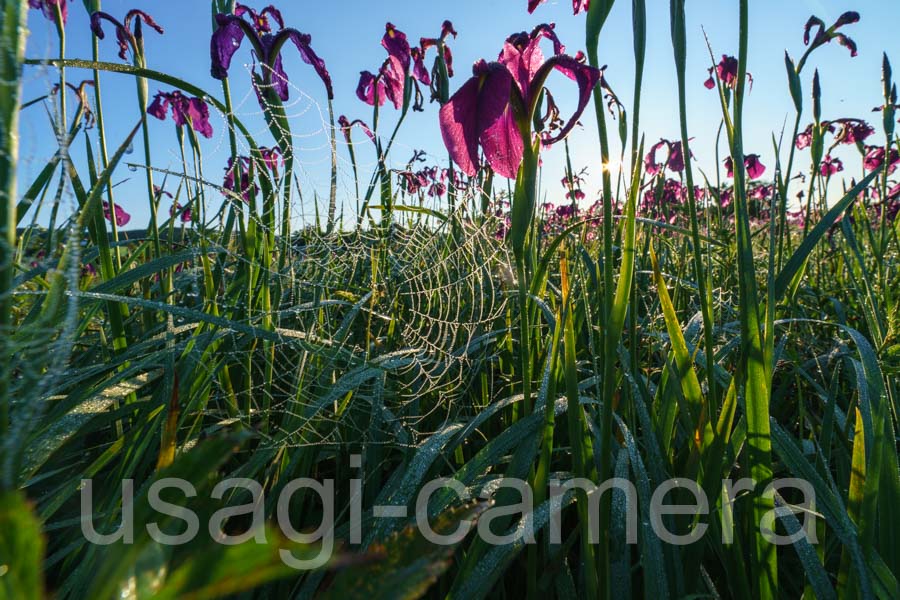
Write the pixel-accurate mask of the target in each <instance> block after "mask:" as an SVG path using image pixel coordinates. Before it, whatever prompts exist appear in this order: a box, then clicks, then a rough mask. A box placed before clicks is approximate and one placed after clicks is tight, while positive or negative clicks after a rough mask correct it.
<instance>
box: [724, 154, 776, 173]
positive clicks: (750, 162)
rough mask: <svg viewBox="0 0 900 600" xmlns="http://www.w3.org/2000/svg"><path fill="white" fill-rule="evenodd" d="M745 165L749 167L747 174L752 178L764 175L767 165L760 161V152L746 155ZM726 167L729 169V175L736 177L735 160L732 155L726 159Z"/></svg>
mask: <svg viewBox="0 0 900 600" xmlns="http://www.w3.org/2000/svg"><path fill="white" fill-rule="evenodd" d="M744 167H746V168H747V175H749V176H750V179H757V178H759V177H762V174H763V173H765V172H766V166H765V165H764V164H762V163H761V162H759V154H747V155H746V156H744ZM725 169H726V170H727V171H728V176H729V177H734V162H732V160H731V157H730V156H729V157H728V158H726V159H725Z"/></svg>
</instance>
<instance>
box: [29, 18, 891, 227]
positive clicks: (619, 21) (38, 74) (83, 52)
mask: <svg viewBox="0 0 900 600" xmlns="http://www.w3.org/2000/svg"><path fill="white" fill-rule="evenodd" d="M248 4H249V5H250V6H253V7H255V8H262V7H263V6H265V4H264V3H260V2H252V1H251V2H248ZM737 4H738V3H737V1H736V0H728V1H726V0H691V1H689V2H688V3H687V14H688V21H687V32H688V77H689V81H688V111H689V114H688V122H689V130H690V135H691V136H692V137H693V138H694V141H693V146H692V149H693V152H694V155H695V157H696V160H697V164H698V165H699V167H700V168H701V169H703V170H705V171H707V172H708V173H712V172H714V169H715V164H714V162H715V161H714V157H715V138H716V133H717V130H718V126H719V122H720V108H719V104H718V100H717V96H716V94H715V93H714V92H711V91H709V90H707V89H705V88H704V87H703V85H702V83H703V81H704V79H705V78H706V69H707V68H708V67H709V64H710V60H709V53H708V50H707V48H706V44H705V41H704V37H703V30H704V29H705V31H706V33H707V35H708V36H709V40H710V43H711V45H712V48H713V51H714V53H715V54H716V57H717V58H718V56H719V55H720V54H723V53H727V54H736V53H737ZM525 5H526V0H454V1H452V2H448V1H444V0H433V1H426V0H418V1H412V0H377V1H372V0H332V1H329V2H321V1H318V0H296V1H290V2H288V1H283V2H281V3H280V4H278V7H279V8H280V9H281V11H282V14H283V15H284V19H285V21H286V25H287V26H289V27H294V28H296V29H299V30H300V31H303V32H305V33H309V34H311V35H312V45H313V48H314V49H315V51H316V52H317V53H318V54H319V55H320V56H321V57H323V58H324V59H325V61H326V64H327V66H328V69H329V71H330V72H331V74H332V78H333V80H334V86H335V95H336V98H335V111H336V114H338V115H340V114H346V115H347V116H348V117H349V118H351V119H354V118H362V119H363V120H365V121H367V122H370V121H371V117H372V111H371V108H370V107H368V106H366V105H365V104H363V103H362V102H360V101H359V100H358V99H357V98H356V96H355V94H354V91H355V89H356V84H357V81H358V77H359V72H360V71H361V70H366V69H367V70H372V71H375V70H376V69H377V68H378V66H379V65H380V64H381V62H382V61H383V59H384V56H385V54H384V50H383V49H382V48H381V46H380V43H379V42H380V39H381V36H382V34H383V33H384V24H385V22H386V21H391V22H393V23H394V24H395V25H396V26H397V27H398V28H399V29H400V30H402V31H404V32H406V33H407V35H408V36H409V37H410V39H411V40H417V39H418V38H419V37H423V36H424V37H433V36H436V35H437V34H438V33H439V31H440V25H441V22H442V21H443V20H444V19H450V20H451V21H453V23H454V25H455V26H456V29H457V31H458V32H459V37H458V38H457V39H456V40H451V42H450V44H451V47H452V49H453V53H454V65H455V67H456V77H455V78H454V79H453V80H452V82H451V84H452V89H453V90H456V89H457V88H458V87H459V86H460V85H462V83H463V82H464V81H465V80H466V79H467V78H468V76H469V75H470V74H471V64H472V63H473V62H474V61H475V60H477V59H479V58H487V59H489V60H490V59H494V58H496V55H497V53H498V52H499V50H500V48H501V46H502V44H503V41H504V39H505V38H506V37H507V36H508V35H509V34H511V33H513V32H517V31H522V30H531V29H532V28H533V27H534V26H535V25H537V24H539V23H542V22H554V23H556V31H557V34H558V35H559V37H560V39H561V40H562V41H563V43H564V44H565V45H566V46H567V49H568V51H569V52H570V53H572V54H574V53H575V52H576V51H578V50H580V49H583V47H584V15H578V16H573V15H572V11H571V2H569V0H550V1H549V2H547V3H546V4H544V5H542V6H540V7H539V8H538V9H537V10H536V11H535V13H534V14H532V15H529V14H528V12H527V10H526V8H525ZM647 5H648V13H649V14H648V32H647V39H648V44H647V65H646V71H645V76H644V82H645V83H644V86H643V92H642V111H641V112H642V114H641V123H640V126H641V130H642V131H643V132H644V133H645V134H646V136H647V141H648V146H649V144H650V143H652V142H654V141H656V140H657V139H659V138H660V137H666V138H672V139H675V138H677V137H678V107H677V97H676V90H675V72H674V66H673V60H672V51H671V41H670V35H669V20H668V19H669V10H668V2H665V1H664V0H649V1H648V2H647ZM209 6H210V3H209V2H207V1H205V0H180V1H177V2H176V1H173V0H156V1H146V0H144V1H133V0H104V2H103V10H105V11H106V12H109V13H111V14H112V15H113V16H116V17H118V18H121V17H122V16H123V15H124V13H125V12H126V11H127V10H128V9H130V8H140V9H143V10H146V11H147V12H149V13H150V14H151V15H153V17H154V18H155V19H156V20H157V22H158V23H159V24H160V25H162V26H163V27H164V28H165V34H164V35H162V36H159V35H157V34H156V33H155V32H153V31H147V33H146V35H145V46H146V52H147V57H148V63H149V66H150V68H153V69H157V70H161V71H164V72H166V73H169V74H171V75H174V76H177V77H180V78H182V79H185V80H187V81H190V82H192V83H194V84H196V85H198V86H200V87H201V88H203V89H206V90H208V91H209V92H210V94H211V95H214V96H216V97H221V87H220V85H219V83H218V82H217V81H216V80H214V79H212V77H211V76H210V75H209V35H210V31H211V17H210V12H209ZM851 9H852V10H857V11H859V12H860V14H861V15H862V20H861V21H860V22H859V23H857V24H855V25H852V26H849V27H847V28H846V30H845V31H846V32H847V34H848V35H850V36H851V37H852V38H853V39H854V40H856V42H857V44H858V45H859V56H857V57H856V58H851V57H850V54H849V52H848V51H847V50H846V49H845V48H843V47H840V46H838V45H837V44H831V45H829V46H826V47H824V48H821V49H819V50H818V51H816V52H815V53H814V54H813V57H812V59H811V61H810V62H809V65H808V67H807V69H806V70H805V71H804V74H803V82H804V88H805V90H804V91H805V94H806V95H808V94H809V89H810V87H811V78H812V73H813V69H814V68H819V70H820V75H821V81H822V88H823V98H824V102H823V118H826V119H828V118H839V117H860V118H865V119H869V120H871V121H872V122H873V124H874V122H875V121H876V117H877V115H873V114H872V113H871V109H872V108H873V107H874V106H876V105H879V104H881V81H880V77H881V54H882V51H885V52H887V54H888V56H889V57H890V58H891V59H892V60H893V61H894V63H895V65H898V66H897V67H895V71H897V72H900V37H898V36H897V35H896V27H897V25H898V24H900V2H893V1H884V0H857V1H855V2H854V1H852V0H843V1H833V0H781V1H775V0H756V1H754V2H752V3H751V7H750V12H751V15H750V21H751V22H750V60H749V65H748V68H749V70H750V71H751V72H752V74H753V77H754V85H753V89H752V92H751V93H750V95H749V97H748V100H747V105H746V112H745V122H746V125H747V128H746V131H747V133H746V141H745V148H746V151H747V152H751V153H754V152H755V153H759V154H760V155H761V156H762V157H763V163H764V164H766V165H768V166H770V167H771V166H772V165H773V164H774V159H773V152H772V149H771V146H772V144H771V136H772V134H773V133H775V134H776V135H777V134H778V133H779V132H780V130H781V128H782V126H783V124H784V123H785V122H786V120H789V121H791V122H792V120H793V106H792V103H791V100H790V96H789V93H788V90H787V85H786V76H785V70H784V51H785V50H788V51H789V52H790V54H791V55H792V56H794V57H795V59H796V58H799V56H800V55H801V54H802V53H803V50H804V46H803V42H802V31H803V25H804V23H805V22H806V20H807V19H808V18H809V16H810V15H811V14H815V15H817V16H818V17H820V18H822V19H823V20H824V21H826V22H827V23H829V24H830V23H831V22H832V21H833V20H834V19H836V18H837V17H838V15H840V14H841V13H842V12H843V11H845V10H851ZM31 13H32V14H31V15H30V16H29V27H30V29H31V37H30V39H29V42H28V52H27V53H28V56H29V57H33V58H41V57H51V56H55V55H56V52H57V50H56V35H55V30H54V29H53V27H52V25H51V24H50V23H49V22H47V21H46V20H44V18H43V17H42V16H41V15H40V13H39V12H37V11H31ZM67 38H68V39H67V55H68V56H69V57H78V58H90V55H91V53H90V43H91V36H90V29H89V26H88V16H87V13H86V12H85V10H84V8H83V5H82V2H80V1H78V0H76V1H74V2H72V3H71V6H70V17H69V22H68V26H67ZM245 46H246V47H242V48H241V49H240V50H239V51H238V53H237V54H236V55H235V58H234V61H233V66H232V71H231V80H232V86H233V88H232V94H233V97H234V100H235V111H236V113H237V114H238V115H239V117H240V118H241V119H242V120H244V121H245V122H246V123H247V124H248V125H249V126H250V128H251V130H252V131H253V132H254V134H255V136H256V138H257V141H258V142H259V143H260V144H262V145H271V144H272V140H271V137H270V136H269V135H268V133H267V129H266V127H265V125H264V123H263V121H262V118H261V115H260V110H259V107H258V105H257V103H256V99H255V96H254V95H253V93H252V92H251V91H250V88H249V85H247V82H248V79H249V77H248V75H247V72H248V71H249V68H250V64H251V62H252V58H251V56H250V52H249V47H248V46H247V45H246V43H245ZM116 53H117V47H116V44H115V39H114V33H113V31H112V30H111V29H110V28H107V38H106V39H105V40H103V41H102V42H101V58H102V59H103V60H108V61H113V62H115V61H119V60H120V59H119V58H118V56H117V55H116ZM600 57H601V62H603V63H606V64H607V65H608V69H607V71H606V76H607V79H608V81H609V82H610V84H611V85H612V86H613V88H614V89H615V91H616V92H617V94H618V95H619V97H620V99H621V100H622V101H623V102H624V103H625V105H626V107H627V108H628V109H629V111H630V108H631V103H632V95H633V93H632V89H631V88H632V80H633V69H634V66H633V58H632V35H631V2H628V1H626V0H619V1H618V2H616V4H615V6H614V8H613V12H612V14H611V15H610V18H609V20H608V22H607V25H606V27H605V28H604V31H603V34H602V36H601V42H600ZM429 64H430V60H429ZM285 67H286V70H287V73H288V75H289V77H290V78H291V82H292V85H293V86H294V87H293V88H292V90H291V100H290V105H289V107H288V112H289V114H291V116H292V118H291V123H292V125H291V126H292V133H293V134H294V135H295V144H296V147H297V154H298V157H299V162H300V166H301V169H300V173H299V179H300V183H301V185H302V186H303V200H302V205H301V206H300V207H299V208H298V209H296V211H295V212H296V213H298V214H300V215H301V217H298V218H303V217H302V215H307V216H308V215H311V214H312V210H313V203H315V202H319V205H320V206H322V204H323V203H324V200H323V198H326V197H327V189H328V188H327V182H328V170H329V161H328V151H327V145H328V137H327V132H326V128H325V125H326V124H325V120H324V118H325V116H326V115H327V109H326V107H325V94H324V90H323V87H322V85H321V83H320V82H319V80H318V79H317V78H316V76H315V73H314V72H313V70H312V69H311V68H310V67H309V66H308V65H306V64H304V63H303V62H302V61H301V60H300V58H299V56H298V55H297V53H296V52H295V51H294V50H293V49H292V48H287V51H286V52H285ZM67 76H68V79H69V81H74V82H77V81H79V80H81V79H83V78H88V77H89V76H90V73H89V72H87V71H84V72H81V73H79V72H77V71H74V70H69V71H68V75H67ZM25 80H26V85H25V91H24V99H25V100H28V99H31V98H34V97H37V96H40V95H42V94H45V93H46V92H47V90H48V88H49V87H50V86H52V85H53V83H54V82H55V80H56V74H55V72H53V70H52V69H51V70H48V69H43V68H35V67H28V68H27V72H26V77H25ZM102 85H103V92H104V111H105V118H106V123H107V134H108V139H109V140H110V142H109V143H110V145H111V146H112V147H115V146H116V145H118V143H119V141H120V140H121V139H123V137H124V136H125V135H126V133H127V131H128V130H130V129H131V127H133V125H134V124H135V123H136V122H137V119H138V117H139V112H138V111H139V107H138V106H137V100H136V96H135V89H134V83H133V81H132V80H131V79H130V78H128V77H127V76H118V75H113V74H103V75H102ZM548 85H549V87H550V88H551V90H552V91H553V94H554V96H555V97H556V98H557V100H558V101H559V102H560V104H561V106H562V107H563V112H564V113H565V112H566V111H569V112H571V110H572V108H574V104H573V98H574V92H575V90H574V85H573V84H572V83H571V82H569V81H568V80H566V79H565V78H563V77H561V76H554V77H552V78H551V80H550V82H549V84H548ZM157 88H159V89H162V90H164V91H168V90H169V88H168V87H167V86H157V85H155V84H154V82H151V87H150V89H151V92H153V91H155V90H156V89H157ZM70 104H71V101H70ZM437 108H438V107H437V105H436V104H430V105H427V106H426V109H425V112H424V113H415V114H413V113H411V114H410V115H409V116H408V117H407V119H406V122H405V124H404V126H403V128H402V129H401V132H400V135H399V136H398V140H397V143H396V144H395V150H394V151H393V152H392V162H393V165H394V166H395V167H401V166H403V164H405V163H406V161H407V160H408V159H409V157H410V156H411V154H412V152H413V150H415V149H422V150H426V151H427V152H428V153H429V154H428V156H429V162H431V163H441V162H442V161H443V162H444V163H445V162H446V151H445V150H444V148H443V145H442V143H441V139H440V133H439V129H438V124H437ZM591 113H592V110H591V109H588V111H586V112H585V115H584V117H583V119H582V121H583V125H584V127H583V128H576V131H575V132H574V133H573V134H572V136H571V137H570V140H569V141H570V146H571V150H572V155H573V166H574V167H575V169H576V170H580V169H581V168H585V167H586V168H587V169H588V177H587V183H586V186H585V191H586V192H588V196H589V198H591V197H595V194H596V192H597V190H598V189H599V182H600V173H601V169H600V158H599V155H600V152H599V145H598V142H597V136H596V127H595V124H594V121H593V117H592V116H591ZM809 113H810V110H809V107H808V104H807V108H806V115H805V117H804V124H805V123H806V122H808V119H806V116H809ZM394 119H396V114H395V112H394V111H393V109H392V108H390V107H387V108H385V109H383V112H382V125H381V128H382V131H383V132H385V133H387V132H388V131H390V129H389V127H390V126H392V125H393V122H394ZM212 122H213V128H214V131H215V134H214V136H213V138H212V139H211V140H208V141H206V140H204V147H203V152H204V157H205V163H204V164H205V167H204V168H205V173H206V176H207V177H208V178H209V179H210V180H212V181H214V182H217V183H218V182H220V181H221V177H222V174H223V167H224V163H225V160H226V159H227V156H228V142H227V135H226V132H225V130H224V126H223V122H222V120H221V117H220V116H219V115H215V114H214V115H213V121H212ZM91 135H92V136H94V140H95V134H94V132H92V133H91ZM150 135H151V145H152V152H153V162H154V166H157V167H161V168H175V169H177V168H178V165H179V164H180V159H179V158H178V156H177V154H176V149H177V148H176V143H175V131H174V126H173V125H172V123H171V121H166V122H159V121H156V120H155V119H151V128H150ZM612 137H614V138H615V136H614V135H613V136H612ZM21 143H22V145H21V150H20V157H21V168H20V173H19V175H20V185H21V186H23V188H24V186H27V185H28V184H29V183H30V182H31V180H32V179H33V178H34V177H35V176H36V175H37V173H38V172H39V170H40V168H41V167H42V166H43V164H44V163H45V161H46V159H47V158H48V157H49V156H50V155H51V154H52V152H53V151H54V143H55V142H54V141H53V138H52V132H51V130H50V128H49V125H48V122H47V113H46V111H45V110H43V109H41V108H40V106H33V107H31V108H29V109H27V110H26V111H25V112H24V114H23V116H22V120H21ZM136 146H138V147H139V146H140V143H138V144H136ZM82 147H83V141H81V140H79V142H78V143H77V144H76V146H75V147H74V148H73V155H74V156H75V157H76V164H81V161H80V160H78V157H79V152H80V150H81V148H82ZM360 147H362V148H364V149H361V150H358V152H359V153H360V154H361V156H360V157H359V158H360V166H361V173H362V174H363V177H364V178H367V177H368V174H369V173H370V170H371V168H372V166H373V164H372V161H373V156H372V154H371V153H370V152H368V151H367V150H368V149H367V148H365V146H363V144H362V140H361V139H360V143H359V144H358V145H357V148H360ZM722 152H723V153H724V150H722ZM339 153H340V157H341V169H340V172H341V177H340V186H339V197H340V199H341V200H342V202H343V203H344V206H346V207H348V208H350V207H353V206H355V200H354V199H353V198H352V187H353V181H352V174H351V170H350V167H349V163H348V162H347V154H346V151H345V148H341V149H340V150H339ZM614 154H618V151H617V150H616V151H614ZM142 156H143V153H142V152H140V151H136V152H134V153H133V154H131V155H129V156H127V157H126V158H127V160H129V161H132V162H140V161H142V158H139V157H142ZM842 156H843V158H845V164H846V167H847V170H846V171H845V172H844V175H847V176H848V177H849V176H858V174H859V172H860V169H861V167H860V161H859V159H858V158H856V157H855V156H853V154H852V153H850V154H844V155H842ZM543 159H544V181H545V182H546V185H545V186H544V192H545V193H546V197H547V199H549V200H551V201H559V200H561V199H562V194H563V193H564V191H563V190H562V188H561V187H560V186H559V183H558V182H559V179H560V178H561V177H562V174H563V164H564V160H565V158H564V153H563V150H562V144H559V145H557V146H555V147H553V148H551V149H550V150H549V151H546V152H545V153H544V154H543ZM800 160H801V163H800V164H805V161H806V155H805V154H802V155H801V157H800ZM444 166H446V165H444ZM613 168H615V166H613ZM769 174H771V170H770V171H769V172H767V173H766V175H767V176H768V175H769ZM83 176H84V175H83ZM114 183H117V184H119V185H118V187H117V188H116V190H117V201H118V202H121V204H122V205H123V206H124V207H125V208H126V209H127V210H128V211H129V212H130V213H132V215H133V217H134V219H133V221H132V225H135V226H141V225H143V224H144V223H146V220H147V217H148V215H149V210H148V208H147V206H146V204H147V200H146V193H145V191H144V187H143V177H142V176H141V173H140V172H131V171H129V170H127V169H120V170H119V171H117V173H116V175H115V177H114ZM170 187H172V188H174V186H173V185H171V184H170ZM67 203H68V206H69V207H71V205H72V204H73V201H72V200H71V199H69V200H67ZM351 210H352V208H351ZM44 213H45V214H46V213H49V210H48V209H44ZM40 221H41V222H45V219H44V218H41V219H40ZM129 226H131V225H129Z"/></svg>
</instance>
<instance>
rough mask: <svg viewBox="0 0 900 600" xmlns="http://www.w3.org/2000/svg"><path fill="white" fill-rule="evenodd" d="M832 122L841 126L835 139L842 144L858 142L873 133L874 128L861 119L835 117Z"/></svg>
mask: <svg viewBox="0 0 900 600" xmlns="http://www.w3.org/2000/svg"><path fill="white" fill-rule="evenodd" d="M834 122H835V123H837V124H839V125H840V126H841V130H840V131H839V132H838V135H837V141H838V142H840V143H842V144H858V143H860V142H863V141H864V140H865V139H866V138H867V137H869V136H870V135H872V134H873V133H875V128H874V127H872V126H871V125H869V124H868V123H866V122H865V121H863V120H861V119H837V120H835V121H834Z"/></svg>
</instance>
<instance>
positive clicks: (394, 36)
mask: <svg viewBox="0 0 900 600" xmlns="http://www.w3.org/2000/svg"><path fill="white" fill-rule="evenodd" d="M381 45H382V47H384V49H385V50H387V53H388V57H387V60H385V61H384V63H383V64H382V66H381V68H380V69H379V71H378V75H375V74H373V73H371V72H369V71H362V72H360V77H359V84H358V85H357V87H356V96H357V97H358V98H359V99H360V100H362V101H363V102H365V103H366V104H368V105H370V106H374V105H375V102H376V101H377V102H378V106H382V105H384V100H385V98H387V99H388V100H390V101H391V104H393V105H394V108H396V109H399V108H400V107H401V106H403V100H404V94H405V93H406V75H407V73H409V67H410V64H411V63H412V61H413V59H414V56H413V53H412V48H411V47H410V45H409V41H407V37H406V34H405V33H403V32H402V31H400V30H399V29H397V28H396V27H395V26H394V24H393V23H386V24H385V26H384V37H382V38H381ZM418 52H419V51H417V53H418ZM421 54H422V56H421V57H419V58H417V59H416V64H415V70H417V71H420V69H424V64H422V65H421V68H420V66H419V62H420V61H421V60H422V59H423V58H424V51H422V52H421Z"/></svg>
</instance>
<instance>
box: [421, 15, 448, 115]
mask: <svg viewBox="0 0 900 600" xmlns="http://www.w3.org/2000/svg"><path fill="white" fill-rule="evenodd" d="M450 36H453V37H454V38H456V29H454V28H453V23H451V22H450V21H444V22H443V23H442V24H441V34H440V36H438V37H436V38H425V37H423V38H420V39H419V47H418V48H413V49H412V57H413V61H414V62H413V73H412V76H413V77H414V78H415V79H416V80H417V81H419V82H421V83H422V85H427V86H429V88H430V89H431V100H432V101H434V100H437V101H438V102H440V103H441V104H443V103H444V102H445V101H446V100H447V99H448V98H449V96H450V92H449V88H450V81H449V79H450V78H451V77H453V53H452V52H451V51H450V46H448V45H447V38H448V37H450ZM432 47H434V48H437V52H438V54H439V56H438V57H436V58H435V60H434V65H433V66H432V68H431V73H429V72H428V69H427V68H426V67H425V58H426V55H427V53H428V49H429V48H432ZM441 49H443V51H442V50H441ZM442 64H443V66H444V68H445V70H446V71H445V72H444V71H442V70H441V65H442ZM444 75H446V77H444Z"/></svg>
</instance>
